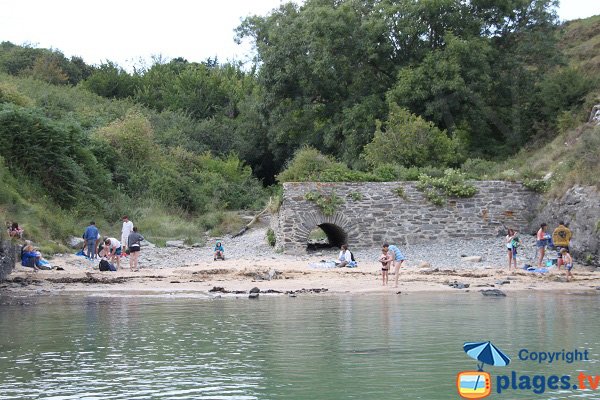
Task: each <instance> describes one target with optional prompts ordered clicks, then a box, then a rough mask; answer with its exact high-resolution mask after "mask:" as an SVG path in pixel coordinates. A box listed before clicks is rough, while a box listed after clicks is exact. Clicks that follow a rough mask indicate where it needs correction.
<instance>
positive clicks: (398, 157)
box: [363, 103, 463, 167]
mask: <svg viewBox="0 0 600 400" xmlns="http://www.w3.org/2000/svg"><path fill="white" fill-rule="evenodd" d="M462 147H463V146H462V145H461V143H460V141H459V139H458V137H449V136H448V135H447V133H446V132H445V131H441V130H439V129H438V128H437V127H436V126H435V125H434V124H433V123H431V122H428V121H426V120H424V119H423V118H421V117H419V116H417V115H414V114H411V113H410V112H409V111H408V110H406V109H403V108H400V107H399V106H398V105H397V104H394V103H392V104H390V112H389V115H388V121H387V123H386V125H385V127H384V126H383V124H382V123H381V122H378V124H377V128H376V130H375V136H374V137H373V140H372V141H371V143H369V144H367V145H366V146H365V150H364V153H363V156H364V158H365V160H366V161H367V162H368V163H369V164H370V165H372V166H374V167H377V166H379V165H381V164H386V163H390V162H392V163H395V164H399V165H403V166H405V167H411V166H417V167H423V166H426V165H429V166H443V167H446V166H450V165H455V164H458V163H459V162H460V161H461V160H462V158H463V156H462V151H463V150H462Z"/></svg>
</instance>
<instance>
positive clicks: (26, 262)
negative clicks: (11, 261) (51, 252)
mask: <svg viewBox="0 0 600 400" xmlns="http://www.w3.org/2000/svg"><path fill="white" fill-rule="evenodd" d="M41 257H42V255H41V253H40V252H39V251H36V250H35V249H34V248H33V246H32V245H31V242H28V243H25V244H24V245H23V247H22V248H21V265H22V266H24V267H27V268H33V270H34V271H36V272H37V271H38V269H39V268H38V267H37V263H38V260H39V259H41Z"/></svg>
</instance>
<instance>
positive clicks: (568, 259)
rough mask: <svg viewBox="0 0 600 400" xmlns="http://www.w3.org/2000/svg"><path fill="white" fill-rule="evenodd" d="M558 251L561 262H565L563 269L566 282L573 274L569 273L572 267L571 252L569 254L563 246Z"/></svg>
mask: <svg viewBox="0 0 600 400" xmlns="http://www.w3.org/2000/svg"><path fill="white" fill-rule="evenodd" d="M560 253H561V255H562V260H563V263H564V264H565V270H566V272H567V282H569V281H570V280H571V279H573V274H572V273H571V270H572V269H573V257H571V254H569V250H567V249H565V248H562V249H561V250H560Z"/></svg>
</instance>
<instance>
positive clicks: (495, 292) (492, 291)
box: [480, 289, 506, 297]
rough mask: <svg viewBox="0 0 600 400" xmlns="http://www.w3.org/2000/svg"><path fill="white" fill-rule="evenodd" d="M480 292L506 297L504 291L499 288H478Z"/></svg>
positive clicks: (485, 294)
mask: <svg viewBox="0 0 600 400" xmlns="http://www.w3.org/2000/svg"><path fill="white" fill-rule="evenodd" d="M480 292H481V294H482V295H484V296H495V297H506V293H504V292H503V291H502V290H499V289H486V290H480Z"/></svg>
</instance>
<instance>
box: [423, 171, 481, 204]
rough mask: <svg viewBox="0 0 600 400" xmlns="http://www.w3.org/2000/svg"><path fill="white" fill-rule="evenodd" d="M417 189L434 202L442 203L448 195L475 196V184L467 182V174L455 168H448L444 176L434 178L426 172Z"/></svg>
mask: <svg viewBox="0 0 600 400" xmlns="http://www.w3.org/2000/svg"><path fill="white" fill-rule="evenodd" d="M417 189H418V190H419V191H421V192H423V193H424V194H425V197H426V198H427V199H428V200H429V201H431V202H432V203H433V204H436V205H441V204H443V202H444V198H443V197H442V195H443V196H446V197H473V196H474V195H475V193H477V189H476V188H475V186H473V185H471V184H469V183H467V182H465V176H464V175H463V174H461V173H460V171H458V170H455V169H447V170H446V171H445V172H444V176H443V177H440V178H434V177H431V176H428V175H425V174H422V175H421V176H420V177H419V182H418V183H417Z"/></svg>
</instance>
